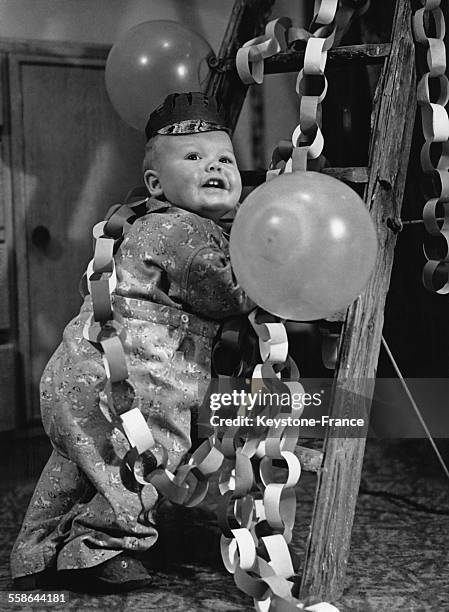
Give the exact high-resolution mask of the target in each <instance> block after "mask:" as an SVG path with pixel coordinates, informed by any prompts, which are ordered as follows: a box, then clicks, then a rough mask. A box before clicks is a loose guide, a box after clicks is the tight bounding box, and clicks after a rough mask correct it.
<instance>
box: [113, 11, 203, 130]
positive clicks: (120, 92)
mask: <svg viewBox="0 0 449 612" xmlns="http://www.w3.org/2000/svg"><path fill="white" fill-rule="evenodd" d="M212 56H213V51H212V49H211V47H210V45H209V43H208V42H207V41H206V40H204V38H202V37H201V36H199V35H198V34H196V33H195V32H192V31H191V30H189V29H188V28H186V27H185V26H183V25H181V24H179V23H177V22H176V21H164V20H160V21H145V22H143V23H139V24H138V25H136V26H134V27H133V28H131V29H130V30H128V31H127V32H126V33H125V34H124V36H123V37H122V38H120V40H118V41H117V42H116V43H115V44H114V46H113V47H112V49H111V51H110V53H109V55H108V59H107V62H106V74H105V78H106V89H107V91H108V94H109V97H110V99H111V102H112V104H113V106H114V108H115V110H116V111H117V112H118V114H119V115H120V116H121V118H122V119H123V120H124V121H126V122H127V123H128V124H129V125H131V126H132V127H134V128H136V129H138V130H143V129H144V128H145V125H146V122H147V121H148V117H149V115H150V112H151V111H152V110H154V109H155V108H156V107H157V106H158V105H159V104H161V103H162V102H163V101H164V99H165V97H166V96H167V95H168V94H170V93H186V92H189V91H204V87H205V81H206V79H207V75H208V72H209V66H208V59H209V58H210V57H212Z"/></svg>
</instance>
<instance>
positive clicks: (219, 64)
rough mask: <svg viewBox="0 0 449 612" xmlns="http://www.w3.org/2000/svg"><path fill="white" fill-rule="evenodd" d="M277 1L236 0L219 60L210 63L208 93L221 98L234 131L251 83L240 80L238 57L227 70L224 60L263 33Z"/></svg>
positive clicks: (219, 53)
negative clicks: (237, 66)
mask: <svg viewBox="0 0 449 612" xmlns="http://www.w3.org/2000/svg"><path fill="white" fill-rule="evenodd" d="M273 4H274V0H236V1H235V3H234V6H233V8H232V12H231V15H230V18H229V22H228V26H227V28H226V31H225V34H224V37H223V41H222V43H221V47H220V50H219V52H218V56H217V59H216V61H215V62H213V63H210V66H211V74H210V77H209V81H208V83H207V87H206V94H207V95H209V96H211V95H215V96H217V98H218V99H220V100H221V102H222V104H223V106H224V108H225V109H226V113H227V116H228V122H229V125H230V127H231V128H232V130H234V128H235V126H236V124H237V120H238V118H239V114H240V111H241V109H242V106H243V103H244V101H245V96H246V91H247V89H248V85H245V84H244V83H242V81H241V80H240V77H239V75H238V74H237V70H236V69H235V60H234V66H233V69H232V70H224V69H223V62H224V60H225V58H228V57H230V56H235V55H236V53H237V50H238V49H239V48H240V47H241V46H242V45H243V44H244V43H245V42H247V41H248V40H250V39H251V38H254V37H255V36H259V35H260V34H262V33H263V31H264V27H265V23H266V21H267V20H268V17H269V14H270V12H271V8H272V6H273Z"/></svg>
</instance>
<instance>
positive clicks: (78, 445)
mask: <svg viewBox="0 0 449 612" xmlns="http://www.w3.org/2000/svg"><path fill="white" fill-rule="evenodd" d="M115 261H116V272H117V288H116V290H115V293H114V295H113V304H114V311H115V312H117V313H119V314H120V315H121V316H122V318H123V324H124V327H125V330H126V339H125V342H124V346H125V353H126V359H127V365H128V372H129V377H128V381H129V383H130V385H131V386H132V388H133V389H134V398H133V401H132V406H129V405H127V402H128V404H129V397H128V396H127V390H126V389H127V387H126V386H124V387H123V389H122V396H120V393H119V394H118V404H120V402H121V401H123V406H124V407H125V408H126V409H129V408H130V407H133V408H134V407H138V408H139V409H140V410H141V412H142V414H143V415H144V417H145V419H146V421H147V423H148V425H149V427H150V429H151V431H152V434H153V437H154V439H155V442H156V446H155V448H154V449H152V450H153V452H154V454H155V455H156V456H157V457H158V458H159V459H161V458H162V457H163V456H165V457H167V458H168V463H167V467H168V469H169V470H172V471H173V470H175V468H176V467H177V466H178V465H179V464H180V462H181V461H182V459H183V457H184V456H185V454H186V452H187V451H188V449H189V448H190V444H191V442H190V426H191V412H192V411H195V410H196V409H197V408H198V406H199V404H200V403H201V401H202V398H203V396H204V393H205V391H206V388H207V385H208V382H209V379H210V355H211V348H212V342H213V340H214V337H215V336H216V334H217V331H218V328H219V322H220V321H221V320H223V319H225V318H227V317H230V316H235V315H237V314H243V313H246V312H248V311H249V310H251V308H253V307H254V304H253V303H252V302H251V301H250V300H249V299H248V298H247V297H246V296H245V294H244V293H243V291H242V290H241V288H240V287H239V286H238V285H237V284H236V281H235V279H234V277H233V274H232V271H231V266H230V259H229V247H228V241H227V238H226V236H225V234H224V233H223V231H222V230H221V228H220V227H219V226H218V225H217V224H216V223H214V222H213V221H211V220H209V219H205V218H202V217H200V216H198V215H196V214H194V213H191V212H189V211H186V210H182V209H179V208H176V207H174V206H172V205H171V204H169V203H168V202H160V201H157V200H152V199H150V200H149V201H148V214H146V215H145V216H143V217H141V218H139V219H137V220H136V221H135V223H134V224H133V225H132V227H131V228H130V230H129V231H128V233H127V234H126V236H125V238H124V240H123V243H122V245H121V247H120V249H119V250H118V252H117V254H116V255H115ZM91 314H92V303H91V299H90V296H88V297H86V299H85V301H84V304H83V305H82V307H81V310H80V313H79V314H78V316H77V317H75V318H74V319H73V320H72V321H71V322H70V323H69V324H68V325H67V327H66V328H65V330H64V334H63V340H62V343H61V344H60V346H59V347H58V348H57V350H56V352H55V353H54V354H53V356H52V357H51V359H50V361H49V363H48V364H47V367H46V369H45V371H44V373H43V375H42V379H41V412H42V420H43V424H44V428H45V431H46V433H47V435H48V436H49V437H50V439H51V442H52V445H53V447H54V450H53V453H52V455H51V457H50V459H49V461H48V463H47V465H46V466H45V468H44V470H43V472H42V475H41V477H40V479H39V482H38V484H37V486H36V489H35V491H34V494H33V497H32V499H31V502H30V505H29V508H28V511H27V513H26V516H25V519H24V522H23V525H22V529H21V531H20V534H19V536H18V539H17V541H16V543H15V545H14V549H13V551H12V555H11V570H12V576H13V578H18V577H20V576H24V575H28V574H33V573H37V572H39V571H42V570H44V569H46V568H49V567H52V566H55V565H56V567H57V569H58V570H65V569H81V568H87V567H92V566H95V565H97V564H99V563H102V562H104V561H106V560H108V559H110V558H112V557H114V556H115V555H117V554H119V553H120V552H122V551H124V550H129V551H146V550H148V549H149V548H150V547H151V546H152V545H153V544H154V543H155V541H156V539H157V529H156V525H155V521H154V508H155V504H156V501H157V492H156V490H155V489H154V487H153V486H152V485H146V486H145V487H143V489H142V490H141V491H135V490H130V489H132V487H130V488H127V487H126V486H125V484H124V480H123V476H124V475H123V473H121V459H122V458H123V456H124V455H125V453H126V452H127V450H128V449H129V444H128V442H127V440H126V439H125V438H124V436H123V435H122V434H121V433H120V432H119V431H118V430H117V429H114V428H113V426H112V425H111V424H110V422H109V421H108V419H107V418H106V416H105V414H104V413H103V412H102V409H101V406H100V398H101V396H102V390H103V388H104V383H105V371H104V366H103V362H102V358H101V355H100V353H99V352H98V351H97V350H96V349H95V348H93V347H92V346H91V345H90V344H89V342H88V341H87V340H85V339H84V337H83V328H84V326H85V325H86V322H87V321H88V319H89V317H90V315H91ZM116 402H117V398H116ZM116 407H117V403H116ZM119 408H120V405H119Z"/></svg>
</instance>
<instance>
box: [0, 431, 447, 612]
mask: <svg viewBox="0 0 449 612" xmlns="http://www.w3.org/2000/svg"><path fill="white" fill-rule="evenodd" d="M440 446H441V445H440ZM441 450H442V452H445V454H446V458H447V455H448V450H449V446H448V445H447V444H446V445H445V448H441ZM301 480H302V485H301V487H300V488H299V489H298V502H300V503H298V516H297V525H298V526H297V528H296V532H295V536H294V541H295V547H296V549H297V551H298V553H299V554H300V555H301V553H302V550H303V546H304V542H305V540H306V537H307V528H308V521H309V518H310V512H311V509H312V500H313V492H314V481H313V476H312V475H305V477H304V478H303V477H302V479H301ZM33 484H34V479H33V480H30V479H21V480H20V481H17V482H16V483H15V485H14V486H13V487H12V488H11V487H10V486H8V485H7V484H6V483H5V482H3V484H2V486H1V487H0V493H1V495H0V500H1V501H0V521H1V522H0V524H1V526H2V530H1V532H0V543H1V546H0V591H1V592H0V596H1V598H0V610H1V611H3V610H14V611H16V612H18V611H19V610H29V609H33V610H47V609H48V610H53V611H54V612H57V611H62V610H64V611H68V610H83V611H84V610H106V609H107V610H110V611H111V612H113V611H116V610H117V611H120V612H140V611H142V612H143V611H145V612H153V611H158V612H162V611H165V610H167V611H170V612H178V611H183V612H185V611H192V612H196V611H210V612H212V611H214V612H220V611H223V612H224V611H226V612H234V611H235V612H237V611H245V612H246V611H248V612H249V611H251V610H253V607H252V606H251V601H250V599H249V598H248V597H246V596H245V595H243V594H240V593H239V592H238V590H237V588H236V587H235V586H234V584H233V579H232V577H231V576H229V575H228V574H227V573H226V571H224V570H223V569H222V568H221V565H220V561H219V553H218V550H217V542H218V534H217V532H216V530H215V528H214V527H213V525H212V524H211V521H210V519H209V518H208V517H207V516H206V517H205V516H204V514H203V513H201V512H200V511H198V510H191V511H189V512H188V513H185V512H182V515H181V514H180V513H179V511H178V510H177V509H172V510H171V511H170V512H168V513H167V518H166V520H165V522H164V524H163V526H162V528H161V540H163V541H164V542H165V555H166V565H165V567H164V569H162V568H161V569H160V570H158V571H157V572H155V581H154V584H155V586H154V587H153V588H152V589H151V590H147V591H145V592H144V591H139V592H134V593H130V594H128V595H105V596H98V597H97V596H95V597H94V596H92V595H79V594H75V593H68V595H69V596H70V601H69V602H68V603H66V604H65V605H63V606H58V605H53V606H51V607H48V608H45V607H42V605H33V607H32V608H31V606H30V605H26V606H23V607H22V606H21V604H15V605H13V604H8V603H6V599H7V597H6V593H7V592H8V591H9V590H11V589H12V584H11V580H10V576H9V568H8V558H9V552H10V549H11V546H12V543H13V541H14V538H15V536H16V534H17V531H18V529H19V525H20V523H21V519H22V516H23V513H24V511H25V508H26V505H27V502H28V500H29V497H30V495H31V493H32V490H33ZM448 485H449V483H448V481H447V479H446V477H445V476H444V473H443V472H442V470H441V468H440V467H439V465H438V464H437V462H436V460H435V459H434V456H433V454H432V452H431V449H430V446H429V445H428V444H427V442H425V441H419V440H409V441H401V442H396V443H392V442H391V441H390V442H388V443H386V442H374V441H369V443H368V447H367V453H366V456H365V463H364V472H363V478H362V487H361V492H360V496H359V500H358V505H357V513H356V519H355V524H354V529H353V536H352V546H351V555H350V559H349V565H348V572H347V577H346V583H345V588H344V593H343V596H342V597H341V599H339V600H338V601H335V602H332V603H334V604H335V605H336V606H337V607H338V608H339V609H340V611H341V612H349V611H351V612H352V611H355V612H371V611H372V612H386V611H387V610H388V611H401V612H412V611H416V612H421V611H423V612H426V611H435V612H446V611H448V610H449V486H448Z"/></svg>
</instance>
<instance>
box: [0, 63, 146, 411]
mask: <svg viewBox="0 0 449 612" xmlns="http://www.w3.org/2000/svg"><path fill="white" fill-rule="evenodd" d="M10 76H11V78H10V81H11V82H10V91H11V99H12V100H17V101H18V104H16V105H15V107H14V108H12V134H11V136H12V138H11V143H12V145H11V146H12V150H13V159H14V164H15V167H14V181H13V187H14V189H13V193H14V213H15V214H14V217H15V241H16V246H17V249H16V252H17V257H18V260H17V264H18V265H17V267H18V281H19V282H18V298H19V299H18V304H19V313H18V314H19V345H20V351H21V354H22V359H23V369H24V372H23V375H24V379H25V381H26V382H28V384H27V385H26V389H27V393H26V395H27V404H28V410H27V416H28V418H32V417H38V416H39V406H38V385H39V379H40V376H41V373H42V370H43V368H44V366H45V364H46V362H47V361H48V359H49V357H50V355H51V353H52V352H53V351H54V349H55V348H56V346H57V345H58V344H59V342H60V339H61V334H62V331H63V328H64V326H65V325H66V323H67V322H68V321H69V320H70V319H71V318H72V317H73V316H74V315H75V314H76V313H77V311H78V309H79V306H80V304H81V298H80V295H79V293H78V282H79V279H80V277H81V275H82V273H83V271H84V269H85V267H86V265H87V263H88V261H89V260H90V259H91V257H92V232H91V230H92V226H93V225H94V224H95V223H96V222H98V221H100V220H101V219H102V218H103V217H104V214H105V212H106V211H107V209H108V208H109V207H110V206H111V205H112V204H115V203H118V202H121V201H123V198H124V197H125V195H126V193H127V192H128V190H129V189H130V188H132V187H133V186H135V185H136V184H141V181H142V179H141V161H142V157H143V150H144V138H143V135H142V134H140V133H139V132H137V131H136V130H133V129H132V128H130V127H127V126H126V125H125V124H124V123H123V122H122V121H121V119H120V118H119V117H118V116H117V115H116V113H115V111H114V110H113V108H112V107H111V105H110V102H109V100H108V97H107V94H106V90H105V86H104V61H103V60H95V59H92V60H89V59H84V58H83V59H82V60H80V59H76V58H57V57H46V56H40V57H38V56H37V57H34V56H28V55H26V56H25V55H21V56H11V70H10Z"/></svg>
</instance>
